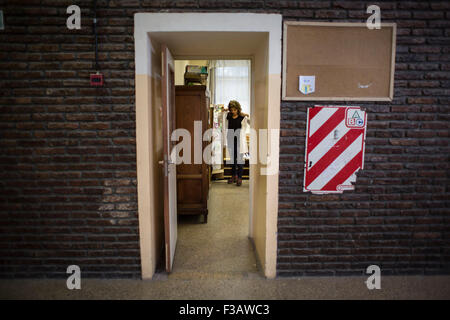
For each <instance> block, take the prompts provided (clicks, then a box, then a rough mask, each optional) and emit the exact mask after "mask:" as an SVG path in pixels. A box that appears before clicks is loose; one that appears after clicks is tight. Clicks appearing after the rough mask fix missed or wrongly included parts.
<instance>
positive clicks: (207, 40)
mask: <svg viewBox="0 0 450 320" xmlns="http://www.w3.org/2000/svg"><path fill="white" fill-rule="evenodd" d="M281 30H282V19H281V15H278V14H249V13H137V14H135V54H136V141H137V174H138V179H137V180H138V211H139V230H140V231H139V232H140V245H141V267H142V278H143V279H149V278H152V276H153V274H154V272H155V268H156V265H157V263H158V261H157V260H158V259H157V258H158V257H159V253H160V251H159V250H160V248H161V245H162V243H163V239H164V230H163V227H162V226H163V225H164V224H163V221H164V220H163V218H164V217H163V215H162V214H161V213H162V212H163V211H162V206H163V203H162V199H163V196H164V195H162V194H161V190H162V188H161V179H160V176H159V175H160V173H159V172H160V168H159V165H158V160H159V159H160V158H161V155H162V147H163V144H162V138H161V113H162V110H161V95H160V92H161V83H160V82H161V57H160V52H161V50H160V48H161V45H167V47H168V48H169V49H170V50H171V52H172V54H173V56H174V58H175V59H196V58H199V57H201V58H206V59H227V58H232V59H236V58H243V59H251V60H252V65H253V66H254V67H253V68H252V93H251V95H252V103H251V113H252V114H253V115H254V116H253V117H252V123H251V125H252V128H253V129H255V130H258V129H270V130H273V132H274V133H275V134H272V135H270V137H271V142H272V143H268V144H267V145H268V149H267V150H266V153H265V154H262V155H260V156H261V157H262V158H264V159H262V161H259V160H257V161H256V162H255V164H251V166H250V177H252V179H251V181H250V183H249V197H250V202H249V211H248V215H249V225H248V236H249V238H250V239H251V240H252V241H253V243H254V246H255V250H256V258H257V260H258V261H259V264H260V265H261V267H262V270H263V273H264V275H265V276H266V277H268V278H273V277H275V275H276V250H277V249H276V248H277V243H276V241H277V239H276V229H277V213H278V157H279V143H278V141H279V139H278V137H279V131H278V130H279V127H280V88H281ZM266 138H267V137H266ZM274 141H275V143H273V142H274ZM253 154H258V151H256V152H254V153H253ZM250 155H251V156H252V150H250Z"/></svg>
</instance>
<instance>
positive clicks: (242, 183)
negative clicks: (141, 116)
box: [157, 59, 258, 279]
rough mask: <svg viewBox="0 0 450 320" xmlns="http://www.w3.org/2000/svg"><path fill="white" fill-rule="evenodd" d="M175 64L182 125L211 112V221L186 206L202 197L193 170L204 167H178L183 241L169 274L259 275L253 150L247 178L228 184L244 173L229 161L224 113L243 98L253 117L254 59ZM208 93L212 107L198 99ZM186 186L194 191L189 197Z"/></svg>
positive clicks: (208, 172)
mask: <svg viewBox="0 0 450 320" xmlns="http://www.w3.org/2000/svg"><path fill="white" fill-rule="evenodd" d="M174 64H175V91H176V96H177V103H176V110H177V111H176V114H175V117H176V122H177V128H180V127H183V128H186V129H188V130H189V131H191V130H192V127H191V126H190V125H189V124H191V123H192V122H193V121H194V119H197V120H200V119H201V118H202V115H203V114H206V113H207V114H208V117H207V118H208V120H207V121H204V122H207V126H206V125H203V126H202V127H203V131H204V132H205V131H206V130H208V128H209V129H210V131H212V135H211V140H210V141H208V142H207V144H209V146H210V150H211V157H210V159H211V162H212V163H211V164H210V165H208V166H207V169H206V170H204V171H203V174H206V175H208V178H207V180H208V182H207V186H206V185H203V187H204V188H205V189H206V190H207V191H206V190H205V191H206V193H207V197H206V198H207V200H206V202H207V211H206V212H207V217H208V218H207V219H205V218H206V217H205V216H202V210H201V209H200V208H202V207H201V205H200V208H197V209H195V210H192V211H191V210H186V209H184V208H185V207H186V202H188V203H189V205H190V206H192V205H193V204H194V203H198V200H197V199H196V197H197V196H198V197H200V198H201V196H202V194H203V188H202V184H201V183H198V182H197V181H198V179H195V177H194V176H193V174H192V173H193V172H202V170H201V169H200V167H199V166H197V168H199V169H200V170H199V171H194V170H195V167H196V166H195V165H181V166H177V176H179V177H180V181H181V183H182V184H181V185H179V188H178V189H177V195H178V197H179V199H178V200H179V201H178V204H177V205H178V213H179V214H178V226H177V230H178V241H177V250H176V252H175V259H174V264H173V270H172V272H171V275H170V277H171V278H177V279H179V278H193V277H204V276H205V275H207V276H210V277H214V278H223V277H231V276H233V275H248V274H256V273H257V272H258V268H257V263H256V257H255V251H254V248H253V245H252V243H251V240H250V239H249V238H248V226H249V214H248V212H249V202H250V195H249V185H250V180H249V179H250V175H249V171H250V170H249V154H248V153H243V154H242V160H243V161H242V162H243V163H242V171H241V172H240V173H241V174H240V175H239V176H240V178H242V180H237V181H236V182H232V183H229V182H230V179H232V175H233V173H235V174H238V173H239V172H233V168H232V165H231V164H230V163H229V161H230V154H229V152H228V149H227V148H226V147H225V146H224V145H223V140H222V137H223V136H222V133H223V130H224V129H225V128H224V125H225V124H224V121H223V120H224V119H223V115H224V111H225V108H226V107H227V106H228V103H229V102H230V101H232V100H235V101H238V102H239V105H240V107H241V110H242V113H243V114H245V115H247V119H246V121H247V120H248V119H251V111H250V101H251V99H250V98H251V60H249V59H248V60H242V59H238V60H228V59H227V60H175V63H174ZM203 94H204V95H205V96H207V97H208V98H206V101H207V108H204V106H203V103H204V102H203V101H202V100H203V99H202V98H199V97H203ZM195 102H197V103H198V104H197V103H195ZM193 109H195V110H193ZM202 110H203V111H202ZM187 113H189V115H187ZM187 119H189V120H187ZM186 121H187V122H188V123H187V124H186ZM250 122H251V121H250ZM246 129H247V130H245V131H244V132H242V137H245V142H246V145H247V146H248V145H249V138H250V130H248V129H249V128H248V127H246ZM183 139H184V138H183ZM191 144H192V143H191ZM247 149H248V147H247ZM186 166H187V168H186ZM191 166H192V167H191ZM190 167H191V168H190ZM181 177H182V178H181ZM238 184H239V185H238ZM186 186H189V189H190V192H189V194H190V196H189V197H187V198H186V197H185V195H186V190H185V189H186ZM200 203H201V202H200ZM205 222H206V223H205ZM160 261H161V262H163V261H164V259H160ZM164 269H165V266H163V265H162V264H160V266H159V268H158V270H157V272H159V271H162V270H164Z"/></svg>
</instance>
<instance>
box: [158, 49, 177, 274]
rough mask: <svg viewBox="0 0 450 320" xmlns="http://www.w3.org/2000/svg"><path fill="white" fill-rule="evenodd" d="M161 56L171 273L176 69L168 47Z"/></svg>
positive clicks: (174, 219) (174, 236) (174, 235)
mask: <svg viewBox="0 0 450 320" xmlns="http://www.w3.org/2000/svg"><path fill="white" fill-rule="evenodd" d="M161 56H162V86H161V90H162V111H163V112H162V113H163V119H162V120H163V121H162V122H163V124H162V129H163V145H164V148H163V149H164V152H163V154H164V159H162V161H160V163H161V164H163V167H164V231H165V246H166V248H165V253H166V271H167V272H171V271H172V267H173V260H174V257H175V249H176V245H177V187H176V186H177V172H176V165H175V161H174V159H172V157H171V152H172V149H173V147H174V145H175V142H172V141H171V139H170V136H171V134H172V131H173V130H174V129H175V123H176V122H175V80H174V79H175V69H174V61H173V57H172V54H171V53H170V51H169V49H168V48H167V46H165V45H162V46H161Z"/></svg>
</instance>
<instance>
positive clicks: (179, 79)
mask: <svg viewBox="0 0 450 320" xmlns="http://www.w3.org/2000/svg"><path fill="white" fill-rule="evenodd" d="M208 64H209V61H208V60H175V85H176V86H182V85H184V71H185V70H186V66H187V65H196V66H208Z"/></svg>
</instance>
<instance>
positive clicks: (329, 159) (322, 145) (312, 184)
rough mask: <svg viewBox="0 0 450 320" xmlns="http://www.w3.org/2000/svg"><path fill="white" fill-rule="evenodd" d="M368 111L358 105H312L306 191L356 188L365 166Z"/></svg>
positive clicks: (307, 139) (309, 122) (308, 127)
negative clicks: (359, 172)
mask: <svg viewBox="0 0 450 320" xmlns="http://www.w3.org/2000/svg"><path fill="white" fill-rule="evenodd" d="M366 126H367V114H366V112H365V111H363V110H361V108H360V107H355V106H314V107H313V108H308V115H307V127H306V151H305V170H304V179H303V191H304V192H308V191H311V192H312V193H316V194H324V193H342V192H343V191H344V190H354V185H353V184H352V183H354V182H356V175H355V173H356V171H358V170H359V169H363V168H364V141H365V138H366Z"/></svg>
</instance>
